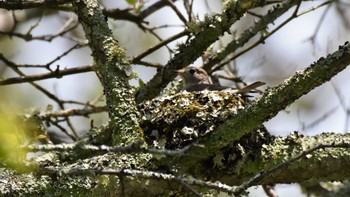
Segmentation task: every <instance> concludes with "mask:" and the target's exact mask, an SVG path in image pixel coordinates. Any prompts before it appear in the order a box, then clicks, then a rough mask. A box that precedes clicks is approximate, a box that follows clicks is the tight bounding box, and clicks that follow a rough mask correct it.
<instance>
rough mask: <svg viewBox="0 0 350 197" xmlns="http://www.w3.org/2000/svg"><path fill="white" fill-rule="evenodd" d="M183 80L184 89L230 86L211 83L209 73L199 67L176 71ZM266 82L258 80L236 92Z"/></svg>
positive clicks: (193, 89) (219, 88)
mask: <svg viewBox="0 0 350 197" xmlns="http://www.w3.org/2000/svg"><path fill="white" fill-rule="evenodd" d="M175 72H176V73H177V75H179V76H180V77H181V78H182V80H183V85H184V87H183V90H186V91H189V92H192V91H202V90H223V89H228V88H230V87H226V86H221V85H215V84H211V83H210V81H209V76H208V73H207V72H206V71H205V70H204V69H202V68H198V67H193V66H189V67H186V68H183V69H180V70H176V71H175ZM264 84H265V83H263V82H260V81H257V82H254V83H252V84H250V85H248V86H246V87H244V88H242V89H236V92H234V93H245V92H249V91H251V90H253V89H255V88H257V87H259V86H262V85H264Z"/></svg>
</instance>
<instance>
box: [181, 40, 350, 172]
mask: <svg viewBox="0 0 350 197" xmlns="http://www.w3.org/2000/svg"><path fill="white" fill-rule="evenodd" d="M349 64H350V44H349V43H348V42H346V43H345V44H344V45H343V46H340V47H339V50H338V51H336V52H334V53H332V54H330V55H328V56H327V57H326V58H323V57H322V58H320V59H319V60H318V61H317V62H315V63H313V64H312V65H310V66H309V67H307V68H306V69H304V70H300V71H298V72H296V74H295V75H294V76H292V77H290V78H289V79H286V80H285V81H284V82H283V84H281V85H279V86H277V87H274V88H271V89H268V90H267V91H265V93H264V94H263V95H262V97H261V98H260V99H257V100H256V101H255V102H253V103H252V104H251V105H250V106H248V107H247V108H245V109H244V110H242V111H240V112H239V113H238V114H237V115H234V116H233V117H232V118H231V119H230V120H228V121H226V122H225V123H224V124H223V125H221V126H220V127H219V128H218V129H217V130H216V131H215V132H213V133H210V134H209V135H207V136H205V137H203V138H202V139H200V140H199V141H198V142H197V143H199V144H203V145H205V147H206V148H205V149H201V148H196V147H192V150H191V151H190V152H191V153H192V154H193V155H201V156H203V157H205V158H207V157H209V156H211V155H213V154H214V153H215V152H216V151H218V150H220V149H221V148H223V147H225V146H227V145H228V144H231V143H233V142H235V141H237V140H238V139H240V138H241V137H242V136H244V135H246V134H248V133H250V132H252V131H254V129H256V128H258V127H259V126H261V125H262V124H263V123H264V122H265V121H267V120H269V119H271V118H272V117H274V116H275V115H276V114H277V113H278V112H280V111H281V110H283V109H285V108H286V107H287V106H288V105H290V104H292V103H293V102H294V101H295V100H296V99H298V98H300V97H301V96H303V95H304V94H307V93H308V92H310V91H311V90H312V89H314V88H315V87H317V86H319V85H321V84H323V83H325V82H327V81H329V80H330V79H331V78H332V77H333V76H335V75H336V74H338V73H339V72H340V71H342V70H343V69H345V68H346V67H347V66H348V65H349ZM232 131H234V132H232ZM197 162H198V158H197V159H192V160H187V161H186V162H184V163H182V164H181V165H182V166H183V167H185V168H192V167H193V166H194V165H195V164H196V163H197Z"/></svg>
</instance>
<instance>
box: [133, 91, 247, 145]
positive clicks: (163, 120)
mask: <svg viewBox="0 0 350 197" xmlns="http://www.w3.org/2000/svg"><path fill="white" fill-rule="evenodd" d="M139 107H140V109H141V112H142V116H143V120H142V123H141V126H142V128H143V129H144V132H145V137H146V139H147V140H148V143H149V144H153V145H155V146H156V147H159V148H167V149H176V148H181V147H184V146H186V145H188V144H189V143H191V142H192V141H193V140H194V139H196V138H197V137H199V136H203V135H206V134H208V133H209V132H212V131H214V130H215V128H217V127H218V126H219V125H220V124H222V123H223V122H224V121H225V120H227V119H228V118H229V117H231V116H232V115H233V114H236V113H238V111H239V110H240V109H243V108H244V100H243V99H242V97H241V96H240V95H237V94H233V93H232V92H231V91H200V92H186V91H184V92H180V93H178V94H176V95H173V96H165V97H160V98H156V99H153V100H152V101H147V102H145V103H142V104H141V105H140V106H139Z"/></svg>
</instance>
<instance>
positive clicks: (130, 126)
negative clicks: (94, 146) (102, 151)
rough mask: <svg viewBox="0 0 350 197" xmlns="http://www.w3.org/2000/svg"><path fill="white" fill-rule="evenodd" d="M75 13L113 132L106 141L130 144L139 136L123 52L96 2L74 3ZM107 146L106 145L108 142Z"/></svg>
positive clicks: (136, 116)
mask: <svg viewBox="0 0 350 197" xmlns="http://www.w3.org/2000/svg"><path fill="white" fill-rule="evenodd" d="M73 7H74V10H75V12H76V13H77V15H78V17H79V21H80V23H81V24H82V26H83V29H84V31H85V35H86V37H87V39H88V40H89V45H90V48H91V50H92V54H93V57H94V60H95V62H96V72H97V75H98V77H99V79H100V81H101V83H102V86H103V88H104V93H105V95H106V102H107V106H108V113H109V117H110V119H111V122H110V126H111V127H112V128H113V129H109V130H105V131H112V133H110V134H105V136H109V140H111V138H113V142H114V143H130V142H132V141H135V140H136V139H137V138H140V137H141V128H140V127H139V124H138V117H139V114H138V111H137V108H136V103H135V100H134V92H133V89H132V88H131V87H130V85H129V83H128V75H127V72H128V71H130V70H131V67H130V63H129V62H128V60H127V57H126V54H125V51H124V49H123V48H122V47H120V46H119V44H118V42H117V41H116V40H115V39H114V37H113V35H112V32H111V30H110V29H109V27H108V23H107V21H106V18H105V16H104V15H103V14H102V10H101V8H100V6H99V4H98V2H97V1H96V0H86V1H83V0H80V1H75V2H73ZM107 143H108V142H107Z"/></svg>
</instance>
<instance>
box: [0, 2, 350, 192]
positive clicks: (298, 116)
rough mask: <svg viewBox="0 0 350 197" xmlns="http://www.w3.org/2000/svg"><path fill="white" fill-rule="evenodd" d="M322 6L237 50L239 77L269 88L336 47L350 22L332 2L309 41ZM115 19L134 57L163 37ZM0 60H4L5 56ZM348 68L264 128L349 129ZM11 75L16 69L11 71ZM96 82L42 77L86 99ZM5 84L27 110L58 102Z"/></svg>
mask: <svg viewBox="0 0 350 197" xmlns="http://www.w3.org/2000/svg"><path fill="white" fill-rule="evenodd" d="M150 2H154V1H150ZM195 2H196V4H195V7H194V11H195V13H196V14H197V15H198V16H199V18H203V14H204V13H206V12H207V7H206V5H205V4H204V3H203V2H205V1H198V0H196V1H195ZM208 2H210V9H211V10H212V11H214V12H215V11H216V12H219V11H220V9H221V7H220V3H218V2H219V1H211V0H208ZM319 3H320V1H316V2H310V3H303V6H301V9H300V10H301V11H303V10H307V9H309V8H310V7H312V6H313V5H318V4H319ZM104 4H105V6H107V7H108V6H113V7H116V6H117V4H120V5H118V7H119V8H125V6H126V5H125V2H124V1H105V3H104ZM176 5H178V6H179V9H180V10H181V11H182V12H183V13H185V12H184V9H183V5H182V2H177V3H176ZM344 8H346V9H349V8H350V6H348V7H346V6H345V5H344ZM324 10H325V7H324V8H321V9H319V10H317V11H314V12H311V13H308V14H305V15H303V16H301V17H299V18H297V19H295V20H293V21H292V22H290V23H289V24H287V25H286V26H285V27H283V28H282V29H281V30H279V31H278V32H277V33H275V34H274V35H272V37H270V38H268V39H267V40H266V43H265V44H264V45H260V46H258V47H256V48H255V49H253V50H252V51H251V52H249V53H246V54H245V55H243V56H241V57H239V58H238V59H237V60H236V63H237V65H238V68H239V71H240V75H241V77H243V79H244V80H245V81H246V82H248V83H250V82H254V81H257V80H259V81H265V82H266V83H267V85H268V86H270V87H274V86H276V85H278V84H279V83H281V82H282V81H283V80H284V79H286V78H288V77H289V76H292V75H293V74H294V73H295V72H296V71H297V70H299V69H301V68H305V67H307V66H309V65H310V64H311V63H312V62H314V61H316V60H317V59H318V58H319V57H321V56H325V55H327V54H328V53H330V52H333V51H335V50H336V49H337V48H338V46H339V45H342V44H344V42H345V41H347V40H350V34H349V29H346V28H345V27H344V24H343V23H342V21H341V19H340V17H339V15H338V14H337V12H336V9H335V6H332V7H331V8H330V10H329V12H328V13H327V15H326V16H325V18H324V20H323V22H322V25H321V28H320V30H319V31H318V32H317V36H316V39H315V44H314V45H313V44H312V43H311V42H310V41H308V38H310V36H312V35H314V33H315V29H316V26H317V25H318V23H319V20H320V18H321V15H322V13H323V12H324ZM259 11H261V10H259ZM292 11H293V10H292ZM292 11H291V12H288V13H287V14H285V15H284V16H283V17H281V18H280V19H279V20H277V21H276V23H275V25H278V24H280V23H281V22H282V20H285V19H286V18H287V17H288V16H290V14H291V13H292ZM0 13H1V12H0ZM263 13H264V12H262V14H263ZM60 16H61V18H57V17H55V16H50V17H47V18H44V19H43V21H42V23H41V24H40V25H39V27H38V28H36V29H35V30H34V32H33V33H34V34H35V35H41V34H43V33H44V34H48V33H53V32H56V31H58V30H59V29H60V27H61V26H62V24H63V23H64V21H65V17H66V16H67V14H66V13H63V12H62V13H60ZM164 16H166V17H164ZM348 18H349V14H348ZM146 20H147V21H149V22H150V25H152V26H156V25H160V24H174V25H179V24H181V22H180V21H179V19H178V18H177V16H176V15H175V14H174V12H173V11H172V10H171V9H170V8H168V7H167V8H163V9H162V10H161V11H159V12H157V13H156V14H153V15H151V16H150V17H148V18H146ZM109 21H110V26H111V28H114V29H113V31H114V35H115V37H116V38H117V39H118V40H119V43H120V44H121V45H122V46H123V47H125V48H126V50H127V54H128V55H129V56H134V55H137V54H139V53H140V52H142V51H144V50H145V49H147V48H148V47H150V46H153V45H154V44H156V43H157V40H156V39H155V38H154V37H152V36H151V35H149V34H147V35H145V34H144V33H143V32H142V31H140V30H139V29H138V28H137V27H136V26H135V25H134V24H131V23H129V22H124V21H122V22H119V21H118V22H115V21H112V20H109ZM35 22H36V20H35V19H34V20H31V21H30V23H22V24H21V25H20V26H19V28H18V29H17V31H18V32H19V31H21V32H26V31H27V30H28V28H29V27H30V26H31V25H33V24H34V23H35ZM251 22H252V20H246V19H243V20H242V21H241V22H240V23H239V24H238V25H235V26H234V27H233V28H236V29H234V30H237V32H241V31H242V30H241V28H245V27H247V23H249V24H250V23H251ZM249 24H248V25H249ZM272 29H273V26H270V29H269V30H272ZM179 31H181V28H176V27H173V28H169V29H166V30H160V31H158V33H162V35H161V36H162V37H163V38H166V37H168V36H170V35H173V34H175V32H179ZM226 39H227V38H226ZM226 39H223V41H222V42H223V43H224V42H225V41H226ZM180 42H181V40H180V41H176V42H173V43H171V45H170V46H171V47H172V48H174V47H175V46H176V43H180ZM226 42H227V41H226ZM71 46H73V44H72V43H71V42H70V41H69V40H67V39H64V38H57V39H54V40H53V41H52V42H51V43H50V42H43V41H33V42H25V41H23V40H21V39H17V38H13V39H12V41H9V40H4V39H0V52H1V53H3V54H4V55H6V57H8V58H10V57H13V58H11V59H12V60H13V61H15V62H16V63H23V64H24V63H38V64H39V63H41V64H44V63H47V62H48V61H51V60H52V59H54V58H55V57H57V56H58V55H60V54H61V53H63V52H65V51H66V50H67V49H69V48H70V47H71ZM90 54H91V51H90V50H89V49H83V50H81V49H80V50H75V51H74V52H73V53H71V54H69V55H68V56H66V57H64V58H62V59H61V60H59V61H58V62H57V63H56V64H54V65H57V64H59V65H60V67H61V68H65V67H67V68H68V67H75V66H83V65H88V64H91V63H92V58H91V56H90ZM169 58H170V57H169V54H168V52H167V50H165V49H161V50H158V51H157V52H156V53H154V54H153V55H151V56H150V57H148V58H146V60H147V61H151V62H158V63H161V64H166V63H167V61H168V60H169ZM193 65H196V66H200V65H201V61H200V60H197V61H196V62H194V63H193ZM0 66H3V64H2V63H1V62H0ZM53 68H54V67H53ZM134 69H135V71H136V72H137V73H138V76H139V77H140V78H141V79H142V80H143V81H144V82H147V81H148V80H149V79H151V78H152V76H153V75H154V74H155V69H154V68H144V67H140V66H134ZM41 72H42V70H41V69H27V71H26V73H27V74H29V73H32V74H34V73H41ZM45 72H46V71H45ZM349 74H350V70H349V69H346V70H345V71H343V72H341V73H340V74H339V75H337V76H336V77H335V78H333V79H332V80H331V83H330V82H328V83H326V84H324V85H322V86H321V87H319V88H317V89H315V90H313V91H312V92H311V93H309V94H308V95H306V96H303V97H302V98H301V99H299V100H297V101H296V102H295V103H294V104H292V105H291V106H289V107H288V108H287V109H286V110H285V111H283V112H280V113H279V114H278V115H277V116H276V117H274V118H273V119H272V120H270V121H269V122H267V123H266V124H265V125H266V127H267V128H268V130H269V131H270V132H271V133H273V134H275V135H288V134H289V133H290V132H292V131H294V130H297V131H299V132H301V133H304V134H308V135H314V134H317V133H321V132H337V133H338V132H339V133H344V132H347V131H346V130H345V125H346V122H347V121H349V120H348V119H347V117H346V112H345V110H344V109H343V108H342V107H341V105H340V99H339V98H338V97H337V95H336V94H335V90H334V87H336V88H337V89H339V91H340V96H341V97H342V99H343V100H344V103H345V107H346V108H348V105H349V98H350V88H349V84H350V78H349V77H348V76H349ZM7 76H16V75H13V73H11V72H7ZM98 83H99V82H98V79H97V77H96V76H95V74H94V73H85V74H80V75H70V76H66V77H64V78H61V79H50V80H44V81H40V82H39V84H41V85H43V86H44V87H46V88H47V89H49V90H53V91H54V92H55V94H56V95H57V96H59V97H60V98H63V99H67V100H70V99H75V100H81V101H89V100H92V99H94V98H96V97H97V96H98V95H100V94H102V88H101V87H100V86H99V85H98V86H96V84H98ZM223 83H224V84H225V85H228V84H226V83H227V82H225V81H223ZM132 84H133V85H136V84H137V83H136V81H132ZM332 84H333V85H332ZM0 89H1V91H2V92H5V94H6V95H5V97H6V98H7V102H8V103H9V104H10V105H12V106H17V107H18V108H22V109H23V108H33V107H35V108H40V109H45V108H46V106H47V105H48V104H54V103H53V102H52V101H51V100H49V99H47V98H46V97H45V96H44V95H42V94H41V93H40V92H38V91H36V90H35V89H34V88H32V87H31V86H30V85H27V84H23V85H12V86H5V87H0ZM72 107H74V106H72ZM331 109H334V110H335V111H333V113H331V114H330V115H329V117H327V118H326V119H325V120H323V121H321V122H320V123H318V124H316V126H314V127H311V128H308V129H304V125H309V124H311V123H312V122H314V121H315V120H317V119H318V118H320V117H322V116H323V115H325V114H327V113H328V112H329V111H330V110H331ZM54 110H57V106H56V105H54ZM104 118H105V117H104ZM104 118H103V117H100V116H96V121H95V124H96V125H98V124H101V123H103V122H104V120H105V119H104ZM74 120H75V122H76V123H77V125H78V126H77V128H78V130H81V131H86V130H88V129H89V127H90V125H89V120H86V119H84V118H75V119H74ZM250 191H251V194H250V196H261V192H262V191H261V189H260V187H253V188H251V190H250ZM277 192H278V194H279V195H280V196H288V195H289V196H304V195H303V194H302V193H301V192H300V189H299V187H298V186H295V185H294V186H293V185H292V186H290V185H279V186H278V187H277Z"/></svg>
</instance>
